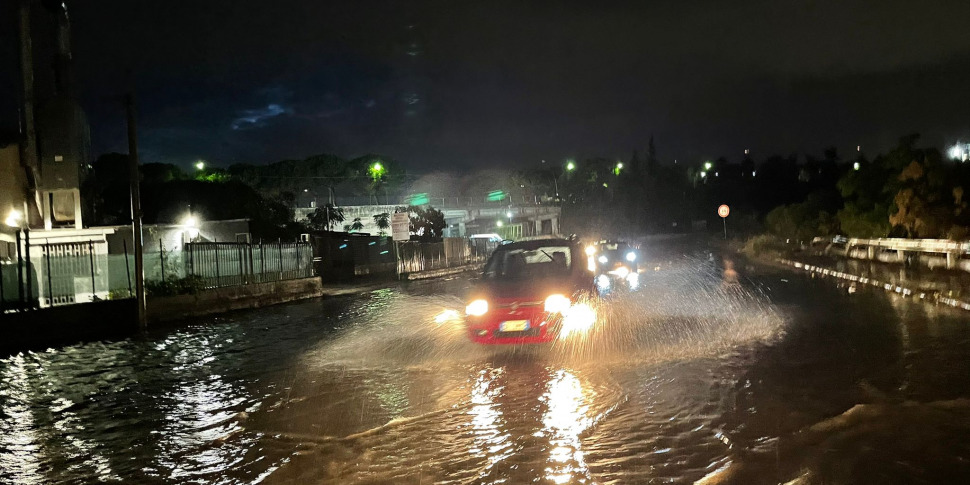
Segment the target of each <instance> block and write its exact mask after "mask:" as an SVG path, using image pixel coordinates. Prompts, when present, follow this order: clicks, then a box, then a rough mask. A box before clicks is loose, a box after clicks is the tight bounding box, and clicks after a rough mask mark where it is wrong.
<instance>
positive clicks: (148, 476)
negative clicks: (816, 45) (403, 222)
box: [0, 257, 970, 484]
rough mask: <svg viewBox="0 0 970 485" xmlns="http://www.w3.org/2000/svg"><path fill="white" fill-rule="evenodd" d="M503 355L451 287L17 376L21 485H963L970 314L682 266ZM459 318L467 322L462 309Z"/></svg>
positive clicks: (2, 387) (670, 264) (742, 270)
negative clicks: (556, 335)
mask: <svg viewBox="0 0 970 485" xmlns="http://www.w3.org/2000/svg"><path fill="white" fill-rule="evenodd" d="M642 282H643V287H642V289H641V291H639V292H638V293H635V294H631V295H625V296H622V297H618V298H617V299H615V300H611V301H607V302H603V303H602V304H601V305H600V306H599V314H600V316H601V322H600V323H598V324H597V326H596V327H594V328H593V329H592V330H591V331H590V332H589V333H588V334H582V335H574V336H571V337H570V338H569V339H566V340H563V341H560V342H556V343H555V344H553V345H550V346H547V347H540V348H524V349H521V348H520V349H502V348H484V347H479V346H475V345H473V344H470V343H468V342H467V340H466V337H465V336H464V334H463V329H462V326H461V323H460V322H457V321H454V320H451V319H448V318H444V317H441V318H436V317H437V316H439V315H441V314H442V312H445V311H446V310H449V309H450V310H459V311H460V310H461V309H462V300H461V295H462V294H463V293H464V291H466V290H467V288H468V287H469V285H470V284H471V281H470V280H469V279H468V278H455V279H451V280H442V281H434V282H425V283H413V284H410V285H408V286H402V287H395V288H392V289H387V290H379V291H375V292H372V293H368V294H365V295H360V296H356V297H349V298H337V299H324V300H314V301H307V302H301V303H295V304H289V305H282V306H277V307H272V308H266V309H260V310H254V311H248V312H240V313H234V314H230V315H227V316H225V317H218V318H210V319H205V320H199V321H198V322H197V324H194V325H192V326H190V327H187V328H181V329H177V330H167V331H166V330H159V331H154V332H153V333H151V334H150V335H149V336H147V337H145V338H140V339H132V340H126V341H120V342H105V343H91V344H80V345H76V346H71V347H66V348H62V349H57V350H50V351H47V352H37V353H27V354H21V355H17V356H12V357H7V358H4V359H2V360H0V482H3V483H27V484H32V483H89V482H95V481H108V482H111V481H116V482H126V483H257V482H258V483H510V484H518V483H692V482H696V481H701V482H702V483H780V482H788V481H792V480H794V481H795V483H967V482H968V480H970V377H968V376H970V318H968V316H967V315H968V314H966V313H960V312H958V311H956V310H952V309H948V308H941V307H934V306H929V305H926V304H924V303H921V302H918V301H914V300H912V299H908V298H903V297H900V296H898V295H893V294H887V293H883V292H877V291H875V290H871V289H865V288H861V289H858V291H855V290H853V291H851V292H850V291H847V290H846V289H845V288H840V287H839V286H837V285H836V284H835V283H834V282H832V281H818V280H814V279H811V278H809V277H807V276H796V275H795V274H792V273H785V272H778V273H774V272H771V271H768V272H764V271H762V272H756V271H754V270H753V269H752V268H750V267H748V266H746V265H744V264H737V265H735V266H733V267H731V269H730V270H729V271H724V266H723V264H722V263H720V262H717V261H708V260H707V259H706V258H703V257H700V258H695V257H683V258H679V259H675V260H672V261H665V262H663V263H661V264H658V266H657V267H656V268H649V271H648V272H646V273H644V275H643V278H642ZM445 315H447V314H445Z"/></svg>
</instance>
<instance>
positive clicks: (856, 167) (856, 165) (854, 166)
mask: <svg viewBox="0 0 970 485" xmlns="http://www.w3.org/2000/svg"><path fill="white" fill-rule="evenodd" d="M859 167H860V165H859V162H855V163H853V164H852V170H855V171H858V170H859Z"/></svg>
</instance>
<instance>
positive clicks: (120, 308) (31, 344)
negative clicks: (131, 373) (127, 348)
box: [0, 299, 137, 355]
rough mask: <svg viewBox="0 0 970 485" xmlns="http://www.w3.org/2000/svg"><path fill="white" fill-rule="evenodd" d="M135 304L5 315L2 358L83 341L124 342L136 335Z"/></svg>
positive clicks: (112, 303)
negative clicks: (109, 339)
mask: <svg viewBox="0 0 970 485" xmlns="http://www.w3.org/2000/svg"><path fill="white" fill-rule="evenodd" d="M134 315H135V300H132V299H128V300H110V301H99V302H94V303H84V304H80V305H65V306H56V307H51V308H45V309H43V310H34V311H27V312H20V313H6V314H4V315H2V317H0V320H2V322H3V339H0V355H5V354H7V353H12V352H19V351H23V350H29V349H38V348H46V347H49V346H53V345H63V344H70V343H74V342H78V341H82V340H97V339H105V338H124V337H127V336H129V335H132V334H134V333H135V332H136V331H137V325H136V322H135V318H134Z"/></svg>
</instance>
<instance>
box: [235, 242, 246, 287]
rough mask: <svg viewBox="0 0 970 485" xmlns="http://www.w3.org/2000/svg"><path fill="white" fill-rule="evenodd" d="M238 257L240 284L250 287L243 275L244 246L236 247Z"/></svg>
mask: <svg viewBox="0 0 970 485" xmlns="http://www.w3.org/2000/svg"><path fill="white" fill-rule="evenodd" d="M236 255H237V256H238V257H239V284H241V285H248V284H249V282H247V281H246V277H245V276H244V275H243V252H242V246H236Z"/></svg>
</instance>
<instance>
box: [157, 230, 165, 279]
mask: <svg viewBox="0 0 970 485" xmlns="http://www.w3.org/2000/svg"><path fill="white" fill-rule="evenodd" d="M158 267H159V268H160V269H161V271H162V282H164V281H165V246H163V245H162V238H158Z"/></svg>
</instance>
